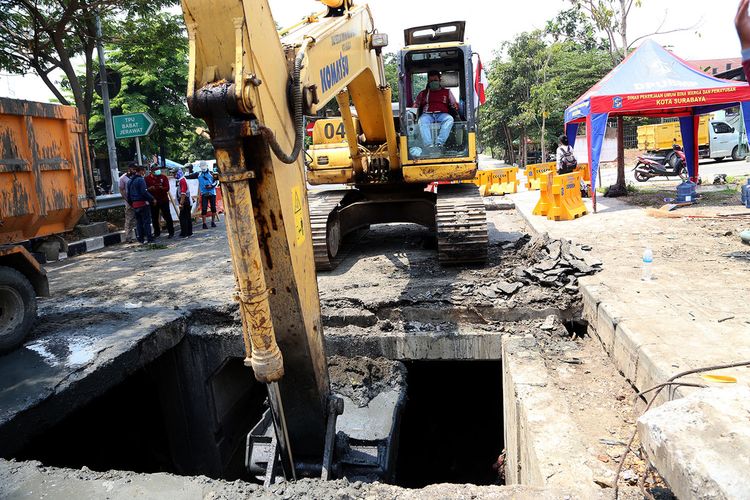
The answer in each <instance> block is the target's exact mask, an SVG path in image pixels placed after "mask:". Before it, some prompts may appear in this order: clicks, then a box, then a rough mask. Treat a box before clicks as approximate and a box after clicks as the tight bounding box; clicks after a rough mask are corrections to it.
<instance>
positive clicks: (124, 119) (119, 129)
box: [112, 113, 156, 139]
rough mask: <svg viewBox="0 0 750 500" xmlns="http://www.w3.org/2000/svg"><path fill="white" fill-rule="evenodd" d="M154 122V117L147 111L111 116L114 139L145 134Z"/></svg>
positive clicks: (149, 131)
mask: <svg viewBox="0 0 750 500" xmlns="http://www.w3.org/2000/svg"><path fill="white" fill-rule="evenodd" d="M155 124H156V122H154V119H153V118H151V117H150V116H149V115H148V113H130V114H127V115H118V116H113V117H112V125H113V126H114V129H115V139H131V138H134V137H144V136H147V135H148V134H150V133H151V131H152V130H153V128H154V125H155Z"/></svg>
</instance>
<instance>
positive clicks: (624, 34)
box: [617, 0, 628, 124]
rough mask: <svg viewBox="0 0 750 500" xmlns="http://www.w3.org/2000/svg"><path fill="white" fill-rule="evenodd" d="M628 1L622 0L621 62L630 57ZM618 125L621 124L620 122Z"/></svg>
mask: <svg viewBox="0 0 750 500" xmlns="http://www.w3.org/2000/svg"><path fill="white" fill-rule="evenodd" d="M627 1H628V0H620V16H621V17H620V36H621V37H622V58H621V59H620V60H622V59H625V58H626V57H628V12H627V10H626V8H627V7H626V5H625V4H626V3H627ZM620 119H622V118H620ZM617 123H618V124H619V123H621V122H620V121H618V122H617Z"/></svg>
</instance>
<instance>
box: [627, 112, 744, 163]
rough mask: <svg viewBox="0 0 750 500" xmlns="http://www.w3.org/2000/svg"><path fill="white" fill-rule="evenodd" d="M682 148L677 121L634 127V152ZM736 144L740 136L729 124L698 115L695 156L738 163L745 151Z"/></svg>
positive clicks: (741, 146) (739, 144) (741, 145)
mask: <svg viewBox="0 0 750 500" xmlns="http://www.w3.org/2000/svg"><path fill="white" fill-rule="evenodd" d="M675 141H676V142H677V144H680V145H682V134H681V133H680V122H678V121H674V122H667V123H658V124H654V125H641V126H640V127H638V149H641V150H643V151H649V152H658V151H667V152H669V151H672V145H673V144H674V143H675ZM743 144H744V143H742V144H741V143H740V134H739V132H738V131H737V129H736V128H735V127H733V126H732V125H730V124H728V123H726V122H723V121H719V120H712V119H710V117H709V116H702V117H701V119H700V125H699V126H698V156H699V157H700V158H713V159H715V160H717V161H721V160H723V159H724V158H726V157H728V156H731V157H732V159H733V160H739V159H741V158H744V157H745V156H746V155H747V148H746V147H745V146H744V145H743Z"/></svg>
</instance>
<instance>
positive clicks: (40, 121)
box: [0, 98, 95, 244]
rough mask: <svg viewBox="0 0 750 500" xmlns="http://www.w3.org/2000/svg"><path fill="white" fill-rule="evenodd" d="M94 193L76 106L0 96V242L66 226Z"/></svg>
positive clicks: (37, 235) (69, 226)
mask: <svg viewBox="0 0 750 500" xmlns="http://www.w3.org/2000/svg"><path fill="white" fill-rule="evenodd" d="M94 198H95V193H94V191H93V177H92V174H91V163H90V160H89V152H88V143H87V140H86V126H85V120H84V119H83V117H81V116H80V115H79V113H78V110H77V109H76V108H75V107H72V106H60V105H56V104H47V103H38V102H30V101H21V100H16V99H6V98H0V244H5V243H14V242H19V241H24V240H29V239H33V238H40V237H44V236H48V235H51V234H55V233H61V232H64V231H69V230H71V229H72V228H73V226H74V225H75V223H76V222H77V221H78V219H80V217H81V215H82V214H83V210H84V209H86V208H89V207H91V206H93V203H94Z"/></svg>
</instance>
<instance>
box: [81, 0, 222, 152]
mask: <svg viewBox="0 0 750 500" xmlns="http://www.w3.org/2000/svg"><path fill="white" fill-rule="evenodd" d="M113 33H116V34H117V35H116V37H114V38H113V39H112V41H111V43H109V44H108V45H107V47H106V48H107V66H108V67H110V68H113V69H115V70H117V71H119V72H120V74H121V75H122V89H121V91H120V93H119V94H118V95H117V96H115V97H114V98H112V99H111V100H110V104H111V107H112V114H113V115H119V114H126V113H137V112H142V111H146V112H148V113H149V114H150V115H151V116H152V117H153V118H154V120H155V121H156V129H155V130H154V132H152V134H151V135H150V136H149V137H144V138H141V152H142V153H143V154H144V155H148V157H149V158H150V157H151V155H153V154H158V153H159V141H163V142H164V144H165V147H166V156H167V157H168V158H170V159H172V160H176V161H179V162H183V163H184V162H187V161H193V160H197V159H205V158H212V157H213V148H212V147H211V145H210V143H209V142H208V141H207V140H206V139H204V138H203V137H201V136H199V135H197V134H196V133H195V128H196V127H198V126H201V125H202V124H203V122H201V121H200V120H197V119H195V118H193V117H192V116H191V115H190V114H189V112H188V109H187V105H186V98H185V94H186V86H187V70H188V54H187V37H186V34H185V28H184V24H183V20H182V17H181V16H179V15H172V14H168V13H166V12H162V13H159V14H155V15H151V16H147V17H141V16H127V17H126V18H124V19H123V20H121V21H120V22H118V23H117V25H116V26H114V27H113ZM102 113H103V112H102V103H101V100H100V99H99V97H98V96H97V97H96V98H95V102H94V106H93V108H92V113H91V115H90V119H89V129H90V134H89V137H90V140H91V142H92V144H93V145H94V148H95V150H96V151H101V152H103V151H106V134H105V129H104V116H103V114H102ZM134 143H135V141H134V140H122V141H118V147H119V149H120V152H119V153H118V157H120V158H127V159H131V158H133V157H134V151H135V145H134Z"/></svg>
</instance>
